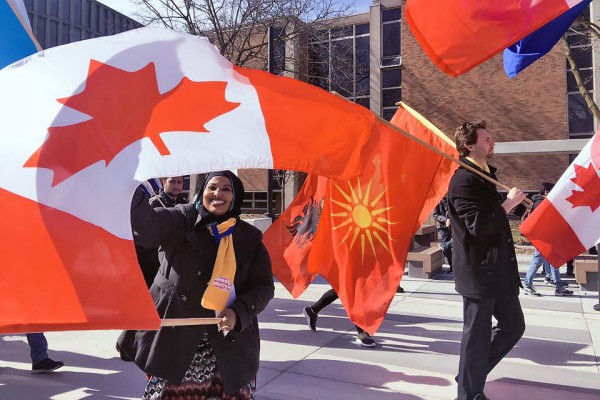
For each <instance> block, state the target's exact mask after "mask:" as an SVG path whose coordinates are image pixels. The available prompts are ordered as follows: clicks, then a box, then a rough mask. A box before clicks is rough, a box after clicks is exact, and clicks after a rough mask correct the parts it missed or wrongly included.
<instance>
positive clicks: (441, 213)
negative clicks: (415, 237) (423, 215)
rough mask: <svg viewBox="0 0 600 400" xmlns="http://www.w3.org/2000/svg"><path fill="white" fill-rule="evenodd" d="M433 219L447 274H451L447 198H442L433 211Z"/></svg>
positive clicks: (450, 238) (450, 233) (450, 239)
mask: <svg viewBox="0 0 600 400" xmlns="http://www.w3.org/2000/svg"><path fill="white" fill-rule="evenodd" d="M433 218H434V219H435V225H436V228H437V231H438V236H439V238H440V240H441V243H438V246H440V249H442V253H443V254H444V257H446V259H447V260H448V265H449V266H450V268H449V269H448V271H447V272H448V273H449V274H451V273H452V230H451V229H450V218H448V197H447V196H444V197H443V198H442V200H441V201H440V202H439V203H438V205H437V206H435V210H433Z"/></svg>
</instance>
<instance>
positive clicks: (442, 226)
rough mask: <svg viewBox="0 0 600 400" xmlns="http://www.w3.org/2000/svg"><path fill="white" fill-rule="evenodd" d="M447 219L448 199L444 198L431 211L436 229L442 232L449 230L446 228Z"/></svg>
mask: <svg viewBox="0 0 600 400" xmlns="http://www.w3.org/2000/svg"><path fill="white" fill-rule="evenodd" d="M448 217H449V215H448V199H447V198H446V197H444V198H442V200H440V202H439V203H438V205H437V206H435V209H434V210H433V218H434V219H435V226H436V228H437V229H439V230H443V231H446V230H447V231H449V230H450V228H448V227H447V226H446V220H447V219H448Z"/></svg>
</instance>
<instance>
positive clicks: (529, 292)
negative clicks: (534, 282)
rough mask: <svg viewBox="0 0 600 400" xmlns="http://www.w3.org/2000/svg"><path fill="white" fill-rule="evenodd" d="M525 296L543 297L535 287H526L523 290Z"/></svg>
mask: <svg viewBox="0 0 600 400" xmlns="http://www.w3.org/2000/svg"><path fill="white" fill-rule="evenodd" d="M523 294H526V295H528V296H541V294H539V293H538V292H536V290H535V289H534V288H533V287H530V286H525V287H524V288H523Z"/></svg>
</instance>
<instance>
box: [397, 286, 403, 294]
mask: <svg viewBox="0 0 600 400" xmlns="http://www.w3.org/2000/svg"><path fill="white" fill-rule="evenodd" d="M396 293H404V288H403V287H402V286H398V289H396Z"/></svg>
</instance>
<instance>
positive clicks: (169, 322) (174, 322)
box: [160, 318, 223, 328]
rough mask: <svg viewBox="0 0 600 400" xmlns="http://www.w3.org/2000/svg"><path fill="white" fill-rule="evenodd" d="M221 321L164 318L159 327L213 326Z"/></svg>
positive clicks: (218, 319)
mask: <svg viewBox="0 0 600 400" xmlns="http://www.w3.org/2000/svg"><path fill="white" fill-rule="evenodd" d="M221 321H223V318H165V319H161V320H160V326H161V328H162V327H165V326H190V325H214V324H218V323H219V322H221Z"/></svg>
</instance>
